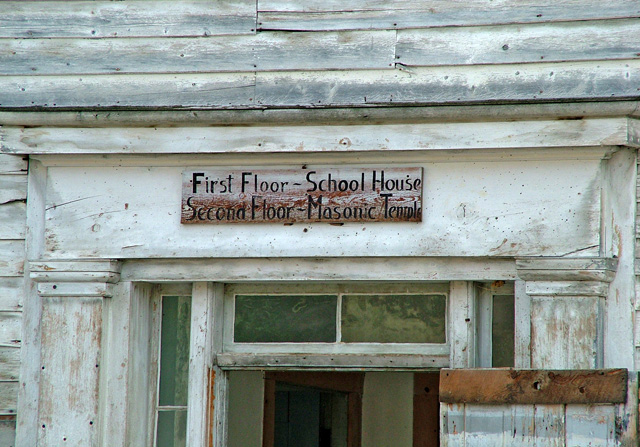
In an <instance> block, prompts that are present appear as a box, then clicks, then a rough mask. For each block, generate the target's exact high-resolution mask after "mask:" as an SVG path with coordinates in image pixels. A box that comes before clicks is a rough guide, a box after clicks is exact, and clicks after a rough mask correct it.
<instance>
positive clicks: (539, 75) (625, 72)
mask: <svg viewBox="0 0 640 447" xmlns="http://www.w3.org/2000/svg"><path fill="white" fill-rule="evenodd" d="M638 94H640V63H639V62H638V61H637V60H629V61H624V62H613V61H604V62H601V63H598V64H594V63H591V62H573V63H549V64H547V63H545V64H523V65H499V66H486V65H482V66H460V67H431V68H420V67H416V68H407V69H406V70H389V71H386V72H384V71H373V72H364V71H349V72H324V73H313V72H289V73H283V72H280V73H258V74H257V75H256V104H257V105H261V106H269V105H271V106H274V105H275V106H294V105H295V106H303V107H304V106H307V107H320V106H328V105H335V106H352V105H353V106H355V105H383V104H384V105H386V106H388V105H394V104H396V105H429V104H455V103H473V102H483V103H485V102H494V103H495V102H504V101H509V102H513V101H552V100H569V99H571V100H575V99H612V98H618V99H622V98H624V97H637V95H638Z"/></svg>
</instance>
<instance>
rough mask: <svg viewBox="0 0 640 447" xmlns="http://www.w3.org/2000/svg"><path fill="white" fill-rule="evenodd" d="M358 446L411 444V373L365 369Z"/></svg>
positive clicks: (409, 445) (378, 446) (376, 446)
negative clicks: (359, 442) (360, 433)
mask: <svg viewBox="0 0 640 447" xmlns="http://www.w3.org/2000/svg"><path fill="white" fill-rule="evenodd" d="M362 445H363V446H367V447H411V446H412V445H413V373H406V372H393V373H391V372H368V373H367V374H366V375H365V379H364V395H363V397H362Z"/></svg>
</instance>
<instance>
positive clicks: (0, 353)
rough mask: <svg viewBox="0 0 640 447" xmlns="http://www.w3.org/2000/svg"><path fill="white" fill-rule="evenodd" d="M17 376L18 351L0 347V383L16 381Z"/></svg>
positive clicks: (18, 366) (18, 364)
mask: <svg viewBox="0 0 640 447" xmlns="http://www.w3.org/2000/svg"><path fill="white" fill-rule="evenodd" d="M19 375H20V349H19V348H17V347H12V346H0V381H5V380H18V377H19ZM0 445H2V444H0Z"/></svg>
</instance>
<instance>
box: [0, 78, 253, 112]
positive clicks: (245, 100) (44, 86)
mask: <svg viewBox="0 0 640 447" xmlns="http://www.w3.org/2000/svg"><path fill="white" fill-rule="evenodd" d="M255 83H256V81H255V75H254V74H253V73H234V74H228V73H214V74H208V75H202V74H190V75H184V74H183V75H180V74H176V75H156V74H148V75H123V76H117V75H113V76H95V75H89V76H82V77H78V76H5V77H0V87H1V89H0V107H25V106H26V107H46V108H73V107H98V108H104V107H108V108H113V107H121V108H128V107H145V108H146V107H164V108H172V107H183V104H191V106H190V107H196V108H203V107H205V108H206V107H216V108H228V107H233V106H238V105H240V104H242V105H244V107H247V106H251V105H253V104H254V98H255Z"/></svg>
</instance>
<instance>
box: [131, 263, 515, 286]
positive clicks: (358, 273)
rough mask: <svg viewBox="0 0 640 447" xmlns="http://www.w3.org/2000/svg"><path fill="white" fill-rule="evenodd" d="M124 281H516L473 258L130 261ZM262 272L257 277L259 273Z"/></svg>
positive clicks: (509, 270)
mask: <svg viewBox="0 0 640 447" xmlns="http://www.w3.org/2000/svg"><path fill="white" fill-rule="evenodd" d="M122 268H123V270H122V275H121V278H122V280H129V281H134V280H136V281H150V282H155V281H184V280H189V281H211V280H214V279H215V281H218V282H238V281H242V282H251V281H273V280H279V281H292V280H293V281H309V280H311V281H339V280H343V281H345V280H352V281H374V280H375V279H376V275H377V274H378V273H377V272H385V279H386V280H389V281H424V280H430V281H452V280H467V281H481V280H486V278H488V277H489V278H493V279H496V280H506V281H509V280H513V279H514V278H515V272H514V269H513V263H512V262H511V261H510V260H508V259H481V260H474V259H469V258H442V259H437V260H436V259H428V258H394V259H384V258H369V259H363V258H350V257H345V258H340V259H330V260H329V259H323V258H300V259H296V260H295V262H293V261H291V260H287V259H277V258H264V259H242V260H240V259H207V260H195V259H182V260H181V262H180V264H179V265H176V263H175V261H172V260H161V259H159V260H156V261H154V260H146V261H132V262H126V263H125V264H124V265H123V267H122ZM257 271H259V272H260V276H259V278H257V277H256V275H255V272H257Z"/></svg>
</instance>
